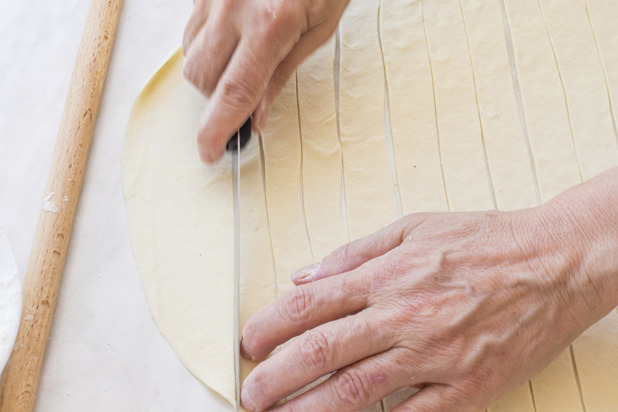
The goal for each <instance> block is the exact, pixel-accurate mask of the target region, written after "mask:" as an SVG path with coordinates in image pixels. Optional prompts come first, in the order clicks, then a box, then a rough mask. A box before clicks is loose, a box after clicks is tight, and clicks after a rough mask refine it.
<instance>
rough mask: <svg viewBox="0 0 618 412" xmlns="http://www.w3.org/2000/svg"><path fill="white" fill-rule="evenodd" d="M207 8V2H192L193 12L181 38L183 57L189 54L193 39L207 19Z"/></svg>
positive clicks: (199, 0)
mask: <svg viewBox="0 0 618 412" xmlns="http://www.w3.org/2000/svg"><path fill="white" fill-rule="evenodd" d="M209 6H210V1H208V0H197V1H195V0H194V1H193V11H192V12H191V17H189V21H187V25H186V26H185V32H184V34H183V36H182V52H183V54H184V55H185V56H186V55H187V54H188V53H189V49H190V48H191V45H192V44H193V39H194V38H195V36H196V35H197V33H198V32H199V31H200V29H201V27H202V26H203V25H204V23H205V22H206V19H207V18H208V9H209Z"/></svg>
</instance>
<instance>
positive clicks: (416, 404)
mask: <svg viewBox="0 0 618 412" xmlns="http://www.w3.org/2000/svg"><path fill="white" fill-rule="evenodd" d="M462 401H463V399H461V397H460V396H459V392H458V391H456V390H455V389H454V388H453V387H452V386H448V385H439V384H433V385H427V386H426V387H424V388H423V389H421V390H420V391H418V392H417V393H415V394H414V395H412V396H411V397H410V398H408V399H407V400H406V401H404V402H403V403H401V404H400V405H398V406H397V407H396V408H395V409H393V412H425V411H432V412H463V411H470V412H473V411H476V410H477V408H475V407H471V406H470V405H466V404H465V403H464V402H462ZM478 409H480V408H478Z"/></svg>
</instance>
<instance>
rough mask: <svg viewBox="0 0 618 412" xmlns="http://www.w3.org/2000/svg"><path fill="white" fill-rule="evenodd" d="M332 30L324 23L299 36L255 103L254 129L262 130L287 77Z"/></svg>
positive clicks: (330, 34)
mask: <svg viewBox="0 0 618 412" xmlns="http://www.w3.org/2000/svg"><path fill="white" fill-rule="evenodd" d="M333 32H334V28H331V27H330V26H327V25H326V24H322V25H320V26H316V27H314V28H312V29H311V30H309V31H308V32H307V33H305V34H304V35H303V36H302V37H301V38H300V40H299V41H298V43H296V45H295V46H294V48H293V49H292V51H291V52H290V54H288V55H287V56H286V58H285V59H283V61H282V62H281V63H279V66H277V69H276V70H275V72H274V73H273V76H272V78H271V79H270V81H269V83H268V87H267V88H266V91H265V93H264V95H263V96H262V98H261V100H260V103H259V104H258V105H257V108H256V109H255V112H254V113H253V116H254V117H253V118H254V119H255V128H256V130H258V131H259V130H262V129H264V127H265V126H266V120H267V118H268V113H269V112H270V107H271V105H272V103H273V102H274V100H275V98H276V97H277V96H278V95H279V93H280V92H281V90H282V89H283V87H284V86H285V84H286V83H287V81H288V79H289V78H290V77H291V76H292V75H293V74H294V73H295V71H296V68H297V67H298V66H299V65H300V64H301V63H302V62H303V60H305V59H306V58H307V56H309V55H310V54H311V53H312V52H313V51H314V50H315V49H317V48H318V47H319V46H320V45H322V44H323V43H324V42H326V40H328V39H329V37H330V36H332V34H333Z"/></svg>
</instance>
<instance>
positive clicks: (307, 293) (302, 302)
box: [283, 286, 315, 323]
mask: <svg viewBox="0 0 618 412" xmlns="http://www.w3.org/2000/svg"><path fill="white" fill-rule="evenodd" d="M314 304H315V295H314V293H313V292H311V290H310V289H308V288H305V287H302V286H301V287H298V288H296V289H294V290H293V291H292V292H291V293H290V295H289V297H288V299H286V300H285V301H284V305H283V310H284V311H285V315H287V318H288V319H289V320H290V321H292V322H294V323H297V322H302V321H303V320H304V319H305V318H306V317H307V316H308V315H309V314H310V313H311V310H312V308H313V307H314Z"/></svg>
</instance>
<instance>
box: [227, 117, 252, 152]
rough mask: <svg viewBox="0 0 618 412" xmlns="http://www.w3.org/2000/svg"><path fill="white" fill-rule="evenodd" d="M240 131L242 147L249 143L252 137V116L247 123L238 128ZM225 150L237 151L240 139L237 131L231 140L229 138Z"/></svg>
mask: <svg viewBox="0 0 618 412" xmlns="http://www.w3.org/2000/svg"><path fill="white" fill-rule="evenodd" d="M238 133H240V148H241V149H242V148H243V147H245V145H246V144H247V143H249V139H251V117H249V118H248V119H247V121H246V122H245V124H243V125H242V126H241V127H240V129H238ZM225 150H227V151H228V152H235V151H237V150H238V139H237V137H236V133H234V135H233V136H232V137H230V140H228V142H227V146H225Z"/></svg>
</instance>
